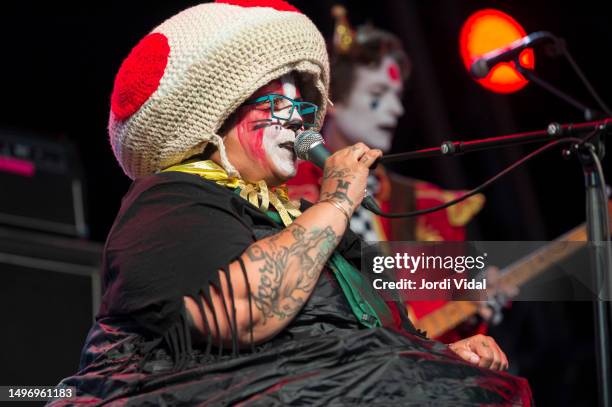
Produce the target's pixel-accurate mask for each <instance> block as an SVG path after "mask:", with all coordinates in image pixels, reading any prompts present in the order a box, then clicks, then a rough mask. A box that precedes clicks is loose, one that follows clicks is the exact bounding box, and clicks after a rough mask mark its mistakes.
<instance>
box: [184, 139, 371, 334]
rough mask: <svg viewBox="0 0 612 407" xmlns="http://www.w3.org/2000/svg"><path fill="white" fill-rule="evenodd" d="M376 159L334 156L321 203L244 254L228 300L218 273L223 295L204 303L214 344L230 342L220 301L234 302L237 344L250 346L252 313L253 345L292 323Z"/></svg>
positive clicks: (192, 309) (349, 153)
mask: <svg viewBox="0 0 612 407" xmlns="http://www.w3.org/2000/svg"><path fill="white" fill-rule="evenodd" d="M379 155H380V151H378V150H369V149H368V148H367V147H366V146H365V145H363V144H357V145H355V146H353V147H348V148H346V149H343V150H340V151H338V152H337V153H335V154H334V155H332V156H331V157H330V158H329V159H328V161H327V163H326V168H325V174H324V179H323V182H322V188H321V191H322V193H321V200H320V201H319V202H318V203H317V204H315V205H313V206H312V207H310V208H309V209H308V210H306V211H305V212H304V213H303V214H302V215H301V216H300V217H299V218H298V219H296V220H295V222H294V223H293V224H292V225H290V226H289V227H287V228H286V229H284V230H282V231H281V232H279V233H277V234H275V235H273V236H270V237H268V238H265V239H262V240H259V241H257V242H255V243H253V244H252V245H251V246H249V247H248V248H247V250H246V251H245V252H244V253H243V254H242V256H241V260H242V261H243V262H244V266H245V270H246V277H247V279H248V282H247V281H246V280H245V279H244V277H243V274H242V271H241V268H240V264H239V262H238V261H236V262H234V263H232V264H230V278H231V283H232V284H231V285H232V289H233V296H232V295H229V287H228V284H227V281H226V280H225V275H224V274H223V273H220V276H221V292H215V290H214V289H211V291H212V292H211V295H212V303H213V304H212V307H211V306H210V305H209V304H207V303H206V301H204V300H203V301H202V302H203V305H204V311H205V314H206V315H205V318H206V320H207V321H208V327H210V331H211V332H210V333H211V334H212V336H213V339H215V340H217V339H218V338H219V336H220V337H221V339H222V340H223V341H224V343H226V344H229V343H231V338H232V335H231V329H230V327H231V324H232V323H233V320H232V313H231V311H230V312H228V313H227V314H226V313H225V311H224V307H223V300H225V303H226V304H228V306H229V308H230V309H231V304H232V303H233V304H234V306H235V308H236V324H237V331H238V342H239V343H240V344H248V343H250V338H251V337H250V335H251V330H250V328H251V326H250V325H249V324H250V322H251V318H250V314H252V323H253V325H252V330H253V339H254V341H255V342H256V343H258V342H263V341H266V340H268V339H270V338H272V337H273V336H274V335H276V334H278V333H279V332H280V331H281V330H282V329H283V328H285V327H286V326H287V325H288V324H289V323H290V322H291V320H292V319H293V318H294V317H295V315H296V314H297V313H298V312H299V311H300V310H301V308H302V306H303V305H304V304H305V303H306V301H307V300H308V298H309V297H310V294H311V293H312V290H313V289H314V287H315V285H316V283H317V280H318V278H319V275H320V273H321V270H322V269H323V266H324V265H325V263H326V261H327V259H328V258H329V256H330V255H331V254H332V252H333V251H334V249H335V248H336V246H337V245H338V243H339V241H340V239H341V237H342V235H343V234H344V231H345V230H346V228H347V223H348V222H347V216H350V215H351V214H352V213H353V211H354V210H355V207H356V206H357V205H359V203H360V202H361V200H362V199H363V194H364V189H365V185H366V180H367V174H368V167H369V166H370V165H371V164H372V163H373V162H374V161H375V160H376V158H377V157H378V156H379ZM332 202H333V203H332ZM345 214H346V215H345ZM249 289H250V294H251V307H250V309H249V295H248V294H249ZM185 305H186V307H187V310H188V311H189V313H190V315H191V316H192V317H193V321H194V323H195V326H196V329H197V330H198V331H199V332H200V333H202V334H207V329H206V324H205V323H204V321H203V319H202V316H201V315H200V312H199V311H198V306H197V304H196V303H195V302H194V301H193V300H192V299H190V298H185ZM212 309H214V312H215V316H216V317H217V322H218V326H219V329H217V328H216V326H215V322H214V318H213V315H212V312H213V311H212Z"/></svg>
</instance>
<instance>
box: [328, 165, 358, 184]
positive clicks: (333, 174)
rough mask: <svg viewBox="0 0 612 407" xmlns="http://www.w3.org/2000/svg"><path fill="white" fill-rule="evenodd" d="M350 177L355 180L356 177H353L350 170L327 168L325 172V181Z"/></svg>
mask: <svg viewBox="0 0 612 407" xmlns="http://www.w3.org/2000/svg"><path fill="white" fill-rule="evenodd" d="M348 176H350V177H351V179H353V178H355V176H354V175H351V173H350V170H349V169H348V168H340V169H337V168H325V170H324V171H323V181H325V180H327V179H332V178H346V177H348Z"/></svg>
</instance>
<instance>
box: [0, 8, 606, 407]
mask: <svg viewBox="0 0 612 407" xmlns="http://www.w3.org/2000/svg"><path fill="white" fill-rule="evenodd" d="M197 3H199V2H196V1H179V0H175V1H172V2H169V1H166V2H152V1H147V2H144V1H122V2H118V1H116V2H112V1H105V2H103V1H99V2H80V3H76V4H71V3H66V4H63V3H61V2H44V3H43V2H40V3H36V2H31V1H21V2H14V3H13V4H11V5H3V6H2V7H3V10H2V12H1V15H2V19H1V20H0V21H1V23H0V34H1V38H2V48H3V49H2V64H0V72H1V75H0V77H1V78H2V87H1V88H0V100H1V101H2V102H1V103H2V109H1V111H0V128H11V129H24V130H28V131H34V132H37V133H41V134H47V135H48V137H49V138H51V139H53V138H67V139H68V140H70V141H72V142H74V143H75V144H76V145H77V148H78V151H79V153H80V155H81V159H82V160H83V166H84V171H85V176H86V181H87V190H86V205H87V207H88V214H89V216H88V221H89V224H90V231H91V233H90V236H91V239H93V240H96V241H103V240H104V239H105V236H106V234H107V232H108V230H109V228H110V226H111V224H112V221H113V218H114V216H115V214H116V211H117V209H118V208H119V204H120V200H121V197H122V196H123V194H124V193H125V191H126V190H127V188H128V186H129V180H128V178H127V177H125V176H124V175H123V174H122V172H121V169H120V168H119V166H118V165H117V164H116V162H115V160H114V157H113V155H112V152H111V149H110V146H109V143H108V139H107V134H106V122H107V117H108V109H109V97H110V92H111V89H112V83H113V78H114V74H115V73H116V71H117V69H118V67H119V65H120V63H121V61H122V59H123V58H124V57H125V56H126V55H127V54H128V52H129V50H130V49H131V47H132V46H133V45H135V44H136V42H137V41H138V40H139V39H140V38H141V37H143V36H144V35H145V34H146V33H147V32H148V31H149V30H151V29H152V28H153V27H155V26H156V25H157V24H159V23H160V22H162V21H163V20H164V19H165V18H167V17H169V16H171V15H173V14H174V13H176V12H178V11H179V10H182V9H184V8H186V7H188V6H191V5H194V4H197ZM335 3H336V2H333V1H330V0H323V1H319V0H317V1H312V0H311V1H306V0H295V1H293V4H295V5H296V6H297V7H298V8H300V9H302V10H303V11H304V12H305V13H306V14H307V15H308V16H310V17H311V18H312V20H313V21H314V22H315V23H316V24H317V25H318V26H319V27H320V29H321V31H322V32H323V33H324V34H325V35H326V36H327V37H329V34H330V33H331V31H332V19H331V17H330V9H331V6H332V5H333V4H335ZM606 3H608V2H603V1H601V2H599V1H595V0H583V1H580V2H559V1H552V0H530V1H514V2H507V1H480V0H469V1H463V0H462V1H458V0H430V1H420V0H381V1H377V2H356V1H354V2H348V1H345V2H343V4H344V5H345V6H346V7H347V9H348V11H349V17H350V19H351V21H352V22H353V24H354V25H358V24H361V23H365V22H372V23H373V24H375V25H377V26H379V27H381V28H386V29H388V30H390V31H392V32H394V33H396V34H397V35H398V36H399V37H400V38H401V39H402V40H403V41H404V43H405V46H406V50H407V51H408V53H409V54H410V56H411V58H412V60H413V65H414V72H413V76H412V79H411V81H410V82H409V85H408V88H407V91H406V93H405V97H404V104H405V107H406V110H407V113H406V115H405V117H404V118H403V119H402V120H401V123H400V126H399V128H398V133H397V137H396V139H395V143H394V146H393V150H394V152H401V151H407V150H411V149H417V148H422V147H429V146H434V145H438V144H439V143H440V142H441V141H443V140H447V139H453V140H469V139H475V138H481V137H488V136H495V135H502V134H509V133H514V132H518V131H527V130H536V129H545V128H546V126H547V124H548V123H549V122H551V121H558V122H562V123H565V122H578V121H582V120H583V117H582V114H581V113H580V112H579V111H577V110H575V109H574V108H572V107H571V106H568V105H566V104H565V103H564V102H562V101H560V100H557V99H556V98H555V97H553V96H552V95H550V94H548V93H547V92H546V91H544V90H542V89H540V88H538V87H537V86H535V85H534V84H530V85H529V86H527V87H526V88H525V89H523V90H521V91H519V92H518V93H515V94H511V95H499V94H493V93H490V92H489V91H487V90H485V89H483V88H481V87H480V86H479V85H478V84H476V83H475V82H474V81H472V80H471V79H470V78H469V76H468V74H467V72H466V71H465V69H464V68H463V65H462V63H461V60H460V56H459V50H458V37H459V30H460V28H461V25H462V23H463V22H464V21H465V19H466V18H467V17H468V16H469V15H470V14H471V13H473V12H474V11H476V10H478V9H481V8H487V7H493V8H498V9H500V10H502V11H505V12H507V13H509V14H510V15H512V16H513V17H514V18H515V19H517V20H518V21H519V22H520V23H521V24H522V25H523V27H524V28H525V30H526V31H527V32H533V31H539V30H548V31H552V32H553V33H555V34H557V35H558V36H561V37H564V38H565V39H566V40H567V45H568V48H569V50H570V51H571V52H572V54H573V56H574V57H575V59H576V61H577V62H578V63H579V64H580V66H581V67H582V68H583V69H584V71H585V72H586V74H587V76H588V77H589V78H590V79H591V80H592V83H593V85H594V87H595V88H596V89H597V90H598V91H599V92H600V94H601V95H602V97H603V98H604V100H606V101H607V102H608V103H612V83H611V82H610V80H609V79H610V76H611V74H612V70H611V68H610V61H611V58H610V56H609V52H610V49H612V47H611V46H612V25H611V24H610V17H609V15H610V14H609V11H610V7H609V5H606ZM279 40H280V39H279ZM245 57H248V55H245ZM536 68H537V71H538V73H539V74H541V76H543V77H544V78H545V79H547V80H549V81H550V82H552V83H554V84H557V85H558V86H559V87H561V88H562V89H563V90H565V91H567V92H568V93H570V94H572V95H574V96H575V97H577V98H578V99H580V100H582V101H584V102H585V103H587V104H589V105H591V106H595V104H594V101H592V100H591V99H590V98H589V96H588V94H587V92H586V91H585V89H584V88H583V87H582V86H581V84H580V83H579V81H578V79H577V77H576V76H575V75H574V74H573V72H572V71H571V70H570V69H569V66H568V65H567V63H566V62H565V61H564V60H562V59H550V58H548V57H546V56H544V55H542V53H536ZM533 148H534V147H533V146H525V147H515V148H509V149H505V150H499V151H495V152H486V153H474V154H471V155H468V156H465V157H458V158H450V159H441V158H437V159H429V160H420V161H413V162H410V163H405V164H402V165H395V166H394V169H395V170H396V171H399V172H401V173H404V174H407V175H411V176H414V177H418V178H422V179H426V180H429V181H432V182H435V183H438V184H440V185H443V186H445V187H452V188H468V187H473V186H475V185H477V184H478V183H480V182H481V181H483V180H484V179H486V178H488V177H490V176H491V175H493V174H494V173H496V172H497V171H499V170H500V169H502V168H503V167H505V166H506V165H508V164H510V163H511V162H513V161H514V160H516V159H517V158H519V157H520V156H522V155H523V154H524V153H526V152H527V151H530V150H532V149H533ZM610 165H611V164H610V159H607V160H606V161H605V169H606V173H607V176H608V177H611V176H612V174H610V171H609V169H610ZM486 195H487V204H486V206H485V209H484V210H483V212H482V213H481V214H480V215H479V216H478V217H477V220H476V221H475V222H474V224H473V225H472V227H471V229H470V238H471V239H472V240H546V239H552V238H554V237H556V236H558V235H560V234H561V233H563V232H564V231H567V230H568V229H570V228H571V227H573V226H575V225H577V224H579V223H581V222H583V221H584V217H585V215H584V205H585V202H584V196H583V189H582V174H581V169H580V166H579V164H578V163H577V162H576V160H570V161H565V160H563V159H562V158H561V156H560V153H559V151H558V150H555V151H551V152H548V153H546V154H544V155H543V156H541V157H540V158H538V159H537V160H535V161H533V162H532V163H530V164H528V165H527V166H524V167H523V168H521V169H520V170H518V171H515V172H514V173H513V174H512V175H510V176H508V177H506V178H505V179H503V180H502V181H500V182H498V183H497V184H496V185H495V186H493V187H491V188H490V189H489V190H488V191H486ZM534 310H535V311H534ZM525 314H528V315H529V317H528V318H527V317H525ZM536 314H541V315H540V316H539V317H538V315H536ZM591 319H592V315H591V304H589V303H572V304H539V305H529V304H515V306H514V307H513V310H512V312H511V314H510V315H509V316H508V317H507V318H506V322H505V324H504V325H502V326H501V327H500V328H499V329H498V331H499V333H498V335H499V336H498V337H499V339H500V341H501V342H502V343H503V342H507V343H508V346H509V347H511V348H512V347H514V348H513V349H509V353H513V355H512V357H513V359H514V360H515V361H517V366H519V367H521V366H522V370H521V373H522V374H526V375H528V376H529V378H530V379H531V380H532V384H533V387H534V392H535V396H536V400H538V401H541V402H543V403H544V405H548V404H549V403H550V404H552V403H554V404H559V405H560V404H565V405H580V404H582V405H592V403H594V402H595V397H596V396H595V394H594V393H595V392H596V388H595V373H594V355H593V351H592V346H591V345H592V342H591V341H592V340H593V334H592V324H591ZM540 331H544V332H540ZM494 332H497V331H494ZM546 332H548V333H546ZM568 335H569V337H568V339H566V340H561V339H559V338H562V337H565V336H568ZM517 337H520V338H523V339H524V340H520V341H517V340H516V339H517ZM515 342H519V344H516V343H515ZM536 354H539V355H540V359H539V360H538V362H537V363H527V362H525V361H526V360H532V359H533V358H534V357H535V356H534V355H536ZM542 355H543V356H542ZM520 360H523V363H522V364H520V363H518V362H519V361H520ZM534 365H535V366H534ZM530 369H531V370H530ZM552 372H555V373H552ZM572 372H573V373H572ZM578 372H580V373H578ZM573 388H576V389H579V390H576V391H573V390H572V389H573Z"/></svg>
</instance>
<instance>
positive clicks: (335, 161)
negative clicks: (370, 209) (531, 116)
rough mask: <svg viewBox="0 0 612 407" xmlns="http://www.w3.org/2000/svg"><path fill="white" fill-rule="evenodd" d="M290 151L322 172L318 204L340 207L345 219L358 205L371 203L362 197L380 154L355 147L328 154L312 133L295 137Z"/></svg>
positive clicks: (376, 151)
mask: <svg viewBox="0 0 612 407" xmlns="http://www.w3.org/2000/svg"><path fill="white" fill-rule="evenodd" d="M294 150H295V153H296V155H297V157H298V158H300V159H302V160H307V161H310V162H312V163H313V164H315V165H316V166H317V167H319V168H323V180H322V182H321V195H320V201H328V202H330V203H332V204H333V205H334V206H337V205H341V206H342V208H344V209H345V210H346V214H347V215H348V217H350V216H352V214H353V212H354V211H355V209H356V208H357V206H359V204H362V205H364V206H366V205H367V204H368V203H369V202H368V201H370V200H371V201H373V199H372V197H370V196H367V197H366V193H365V191H366V185H367V180H368V173H369V169H370V167H371V166H372V165H373V164H374V163H375V162H376V161H377V160H378V159H379V158H380V157H381V156H382V151H380V150H378V149H370V148H369V147H368V146H366V145H365V144H363V143H357V144H355V145H353V146H349V147H346V148H343V149H341V150H339V151H337V152H335V153H334V154H332V153H331V152H330V151H329V150H328V149H327V148H326V147H325V144H324V141H323V137H322V136H321V135H320V134H319V133H317V132H315V131H312V130H306V131H304V132H302V133H300V134H299V135H298V136H297V138H296V141H295V144H294ZM366 207H367V206H366Z"/></svg>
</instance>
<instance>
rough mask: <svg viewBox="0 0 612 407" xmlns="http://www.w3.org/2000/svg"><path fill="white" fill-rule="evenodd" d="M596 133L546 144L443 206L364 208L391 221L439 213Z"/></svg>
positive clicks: (368, 205)
mask: <svg viewBox="0 0 612 407" xmlns="http://www.w3.org/2000/svg"><path fill="white" fill-rule="evenodd" d="M596 132H597V130H595V131H593V132H592V133H591V134H589V136H587V137H586V138H585V139H581V138H578V137H563V138H560V139H558V140H554V141H551V142H550V143H548V144H545V145H543V146H542V147H540V148H538V149H536V150H534V151H532V152H531V153H529V154H527V155H526V156H525V157H523V158H521V159H519V160H518V161H516V162H514V163H512V164H510V165H509V166H508V167H506V168H505V169H503V170H501V171H500V172H498V173H497V174H495V175H494V176H492V177H491V178H489V179H488V180H486V181H485V182H483V183H482V184H480V185H479V186H477V187H476V188H474V189H471V190H469V191H468V192H466V193H465V195H462V196H460V197H459V198H456V199H453V200H452V201H448V202H446V203H444V204H441V205H437V206H432V207H431V208H425V209H419V210H417V211H411V212H398V213H387V212H383V211H382V209H380V207H379V206H378V204H377V203H376V201H375V200H374V199H368V200H366V202H365V203H364V204H363V206H364V207H365V208H366V209H367V210H369V211H370V212H372V213H374V214H376V215H378V216H382V217H383V218H391V219H395V218H410V217H414V216H419V215H426V214H428V213H432V212H436V211H439V210H441V209H445V208H448V207H449V206H453V205H455V204H458V203H459V202H462V201H465V200H466V199H468V198H469V197H471V196H474V195H476V194H478V193H480V192H481V191H482V190H484V189H485V188H486V187H488V186H489V185H491V184H492V183H494V182H495V181H497V180H499V179H500V178H501V177H503V176H504V175H507V174H508V173H510V172H511V171H513V170H514V169H516V168H518V167H520V166H521V165H523V164H525V163H526V162H528V161H530V160H531V159H533V158H534V157H536V156H538V155H540V154H541V153H543V152H545V151H547V150H549V149H551V148H553V147H555V146H556V145H558V144H562V143H578V145H580V144H582V143H583V142H585V141H586V140H588V139H589V138H591V136H592V135H593V134H595V133H596Z"/></svg>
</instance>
